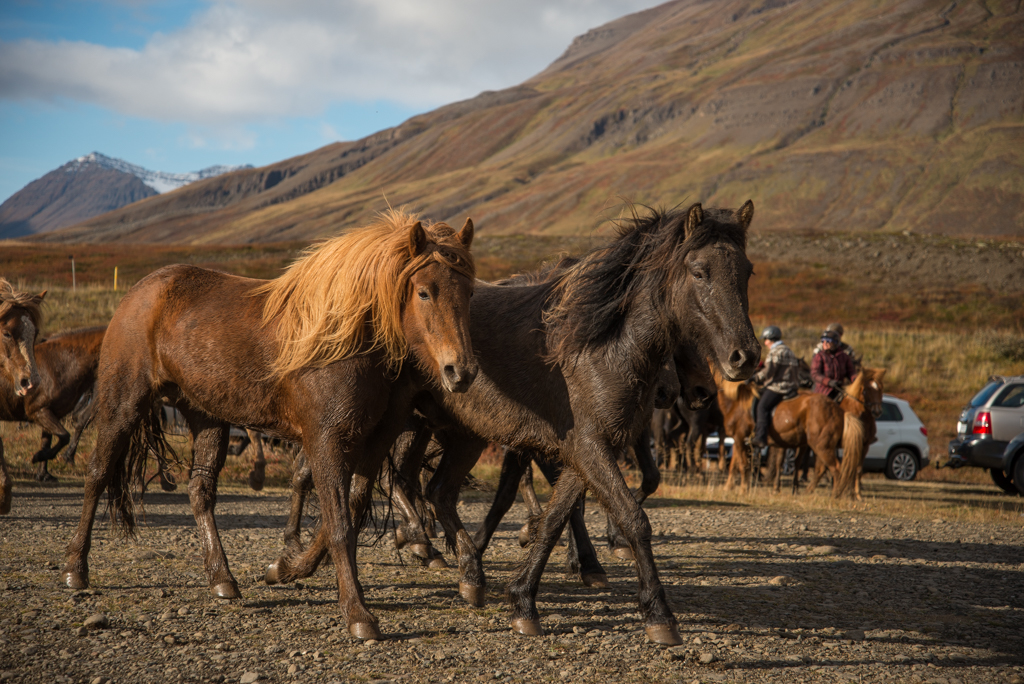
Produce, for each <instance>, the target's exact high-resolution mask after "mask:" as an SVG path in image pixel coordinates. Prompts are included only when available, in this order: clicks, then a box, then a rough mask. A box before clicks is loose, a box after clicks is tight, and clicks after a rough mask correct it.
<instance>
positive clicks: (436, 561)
mask: <svg viewBox="0 0 1024 684" xmlns="http://www.w3.org/2000/svg"><path fill="white" fill-rule="evenodd" d="M427 567H430V568H433V569H434V570H444V569H445V568H447V567H448V562H447V561H446V560H445V559H444V558H442V557H441V556H434V557H433V558H432V559H430V565H429V566H427Z"/></svg>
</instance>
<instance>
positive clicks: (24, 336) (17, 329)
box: [0, 278, 46, 515]
mask: <svg viewBox="0 0 1024 684" xmlns="http://www.w3.org/2000/svg"><path fill="white" fill-rule="evenodd" d="M45 296H46V292H43V293H42V294H38V295H35V294H29V293H27V292H18V291H17V290H15V289H14V286H13V285H11V284H10V283H9V282H7V280H5V279H4V278H0V382H2V383H3V384H4V385H5V386H10V387H12V388H13V394H14V398H13V399H10V398H8V397H7V393H6V392H5V391H4V392H0V410H2V411H3V413H4V414H6V413H11V414H12V415H13V413H14V412H15V411H16V410H17V408H16V404H17V403H18V402H20V401H21V399H22V398H24V397H25V395H26V394H28V392H29V391H31V390H32V388H33V387H35V386H36V385H38V384H39V369H38V367H37V365H36V355H35V344H36V339H37V338H38V337H39V328H40V326H41V325H42V320H43V311H42V308H41V307H42V303H43V297H45ZM8 403H9V406H6V405H4V404H8ZM10 511H11V477H10V473H8V471H7V460H6V459H5V458H4V445H3V442H2V441H0V515H5V514H7V513H10Z"/></svg>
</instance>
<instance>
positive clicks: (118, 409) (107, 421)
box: [61, 377, 150, 589]
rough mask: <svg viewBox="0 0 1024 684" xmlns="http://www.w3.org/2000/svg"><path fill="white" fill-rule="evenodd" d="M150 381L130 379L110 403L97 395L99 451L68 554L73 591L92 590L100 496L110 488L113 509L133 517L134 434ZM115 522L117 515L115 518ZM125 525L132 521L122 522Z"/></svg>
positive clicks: (67, 579) (66, 571)
mask: <svg viewBox="0 0 1024 684" xmlns="http://www.w3.org/2000/svg"><path fill="white" fill-rule="evenodd" d="M148 385H149V380H148V378H146V377H136V378H129V379H128V381H127V382H125V383H124V384H121V385H119V386H118V387H117V389H116V390H113V391H111V392H110V394H111V396H110V397H109V400H108V401H101V399H102V398H103V397H101V396H100V395H99V394H98V395H97V398H96V399H97V402H98V406H99V408H98V409H97V410H98V413H99V416H98V421H97V425H98V429H97V434H96V449H95V450H94V451H93V454H92V457H91V458H90V459H89V462H88V464H87V466H86V470H85V487H84V496H83V499H82V515H81V517H80V518H79V520H78V527H77V529H76V530H75V535H74V536H73V537H72V538H71V541H70V542H69V543H68V547H67V550H66V551H65V554H64V568H63V569H62V570H61V581H62V582H63V583H64V584H65V585H67V586H68V587H70V588H71V589H88V588H89V550H90V549H91V547H92V528H93V524H94V522H95V519H96V506H97V505H98V504H99V498H100V495H101V494H102V493H103V491H104V490H105V489H107V488H108V487H109V488H110V489H111V491H110V501H111V508H112V509H113V508H114V507H115V502H116V505H118V507H119V509H120V514H121V515H122V516H126V515H130V513H131V511H130V510H129V509H128V505H129V502H130V500H131V494H130V492H127V491H125V489H126V488H127V487H128V483H127V479H128V473H127V472H125V471H126V470H127V469H128V464H127V463H126V461H127V460H128V455H129V451H130V449H131V442H132V435H133V434H134V433H135V432H136V430H138V429H139V428H140V426H141V423H142V420H143V411H144V410H145V409H144V407H145V406H146V404H147V402H148V401H149V400H150V398H149V397H148V396H147V393H148ZM111 520H112V521H113V520H114V516H113V515H112V516H111ZM122 522H129V524H130V518H129V519H128V521H126V520H122Z"/></svg>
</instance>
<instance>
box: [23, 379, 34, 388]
mask: <svg viewBox="0 0 1024 684" xmlns="http://www.w3.org/2000/svg"><path fill="white" fill-rule="evenodd" d="M21 387H22V389H29V388H30V387H32V380H31V379H29V378H22V379H21Z"/></svg>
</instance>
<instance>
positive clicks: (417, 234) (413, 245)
mask: <svg viewBox="0 0 1024 684" xmlns="http://www.w3.org/2000/svg"><path fill="white" fill-rule="evenodd" d="M426 247H427V231H425V230H423V224H422V223H421V222H419V221H417V222H416V223H414V224H412V227H411V228H409V256H411V257H414V256H418V255H419V254H420V253H422V252H423V250H424V249H426Z"/></svg>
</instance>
